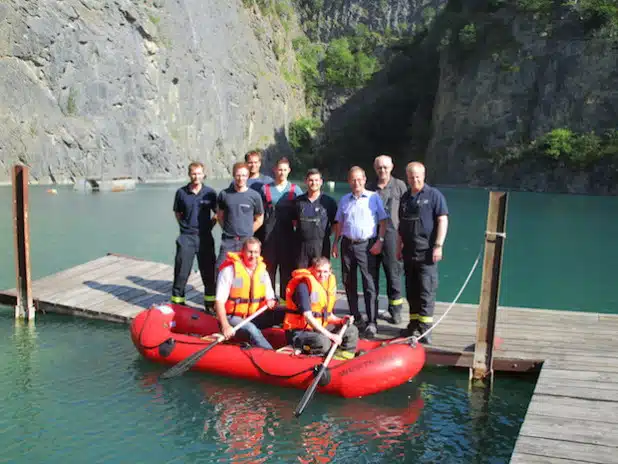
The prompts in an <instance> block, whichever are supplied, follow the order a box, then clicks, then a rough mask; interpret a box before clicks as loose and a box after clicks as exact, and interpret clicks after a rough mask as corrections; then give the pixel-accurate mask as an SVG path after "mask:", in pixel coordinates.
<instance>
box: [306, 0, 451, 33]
mask: <svg viewBox="0 0 618 464" xmlns="http://www.w3.org/2000/svg"><path fill="white" fill-rule="evenodd" d="M297 3H298V5H299V12H300V15H301V18H302V21H303V24H304V27H305V29H306V30H307V29H309V30H311V31H312V32H313V33H314V34H315V36H316V37H317V38H319V39H320V40H322V41H324V42H327V41H328V40H330V39H332V38H333V37H338V36H340V35H342V34H344V33H345V32H349V31H350V30H353V29H354V28H356V27H357V26H358V25H359V24H364V25H367V26H369V27H370V28H371V29H372V30H375V31H380V32H386V31H387V30H390V31H392V32H393V33H402V34H403V33H407V32H414V31H415V30H416V29H418V28H419V27H420V26H421V25H422V24H427V23H429V22H430V21H431V20H432V19H433V18H435V16H436V15H437V14H438V13H439V12H440V11H441V10H442V9H443V8H444V7H445V6H446V4H447V3H448V0H297Z"/></svg>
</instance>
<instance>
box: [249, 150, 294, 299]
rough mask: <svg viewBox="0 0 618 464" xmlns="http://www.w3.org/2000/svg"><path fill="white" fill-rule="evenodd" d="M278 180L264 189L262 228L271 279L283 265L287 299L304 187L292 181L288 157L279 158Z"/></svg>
mask: <svg viewBox="0 0 618 464" xmlns="http://www.w3.org/2000/svg"><path fill="white" fill-rule="evenodd" d="M273 171H274V174H275V180H274V181H273V182H270V183H268V184H266V185H264V186H262V189H261V191H260V193H261V195H262V202H263V203H264V224H263V225H262V229H261V230H260V231H259V232H258V234H256V235H259V236H261V240H262V243H263V245H262V257H263V258H264V261H265V263H266V268H267V269H268V274H269V275H270V280H271V281H272V282H273V283H274V282H275V275H276V273H277V268H278V269H279V298H281V299H285V288H286V287H287V285H288V282H289V281H290V278H291V277H292V271H293V270H294V269H295V267H296V249H297V243H296V234H295V233H294V200H295V199H296V197H297V196H298V195H300V194H302V193H303V192H302V190H301V189H300V188H299V187H298V186H297V185H295V184H291V183H290V182H288V176H289V175H290V172H291V169H290V162H289V161H288V159H287V158H281V159H280V160H278V161H277V164H276V165H275V168H274V169H273Z"/></svg>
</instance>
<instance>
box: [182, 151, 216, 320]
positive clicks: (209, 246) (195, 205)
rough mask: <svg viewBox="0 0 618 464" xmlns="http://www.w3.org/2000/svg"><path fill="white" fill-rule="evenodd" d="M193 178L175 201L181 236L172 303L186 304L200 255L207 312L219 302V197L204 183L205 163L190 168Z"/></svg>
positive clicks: (192, 164) (195, 164) (193, 164)
mask: <svg viewBox="0 0 618 464" xmlns="http://www.w3.org/2000/svg"><path fill="white" fill-rule="evenodd" d="M189 178H190V182H189V183H188V184H187V185H185V186H184V187H181V188H179V189H178V190H177V191H176V196H175V197H174V215H175V217H176V221H178V225H179V226H180V235H179V236H178V238H177V239H176V258H175V260H174V283H173V285H172V297H171V302H172V303H179V304H184V303H185V288H186V286H187V280H188V279H189V275H190V274H191V269H192V268H193V260H194V258H195V256H196V255H197V263H198V266H199V268H200V274H201V276H202V282H203V283H204V306H205V307H206V310H210V309H212V307H213V305H214V301H215V244H214V240H213V238H212V232H211V231H212V227H213V225H214V221H213V219H215V216H214V214H215V212H216V206H217V194H216V192H215V191H214V190H213V189H211V188H210V187H207V186H205V185H203V183H202V182H203V180H204V165H203V164H202V163H200V162H194V163H191V164H190V165H189Z"/></svg>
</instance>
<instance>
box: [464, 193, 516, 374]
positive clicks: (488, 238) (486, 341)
mask: <svg viewBox="0 0 618 464" xmlns="http://www.w3.org/2000/svg"><path fill="white" fill-rule="evenodd" d="M507 200H508V194H507V193H506V192H490V193H489V210H488V211H487V229H486V232H485V257H484V260H483V277H482V282H481V299H480V303H479V309H478V311H477V320H476V344H475V346H474V360H473V361H472V369H471V372H470V378H471V380H472V381H486V382H487V383H489V384H491V381H492V379H493V348H494V335H495V333H496V312H497V309H498V296H499V293H500V272H501V270H502V251H503V249H504V239H505V238H506V233H505V230H506V210H507ZM481 383H483V382H481Z"/></svg>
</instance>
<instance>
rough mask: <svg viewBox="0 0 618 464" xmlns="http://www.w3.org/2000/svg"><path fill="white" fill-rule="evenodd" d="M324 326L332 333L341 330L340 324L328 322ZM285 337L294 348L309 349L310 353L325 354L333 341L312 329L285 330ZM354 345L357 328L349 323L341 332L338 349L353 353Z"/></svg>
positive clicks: (356, 343) (355, 343)
mask: <svg viewBox="0 0 618 464" xmlns="http://www.w3.org/2000/svg"><path fill="white" fill-rule="evenodd" d="M325 328H326V330H328V331H329V332H332V333H337V332H339V330H341V326H340V325H334V324H329V325H327V326H326V327H325ZM286 338H287V341H288V343H289V344H290V345H292V346H293V347H294V348H296V349H299V350H303V351H309V353H310V354H326V353H327V352H328V350H330V347H331V344H332V343H333V342H331V341H330V340H329V339H328V338H326V337H325V336H324V335H322V334H321V333H318V332H314V331H313V330H288V331H286ZM356 345H358V329H357V328H356V326H355V325H350V326H349V327H348V328H347V329H346V331H345V333H344V334H343V338H342V341H341V345H340V346H339V349H341V350H344V351H351V352H353V353H354V352H355V351H356ZM304 346H308V347H309V350H305V349H304V348H303V347H304Z"/></svg>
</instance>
